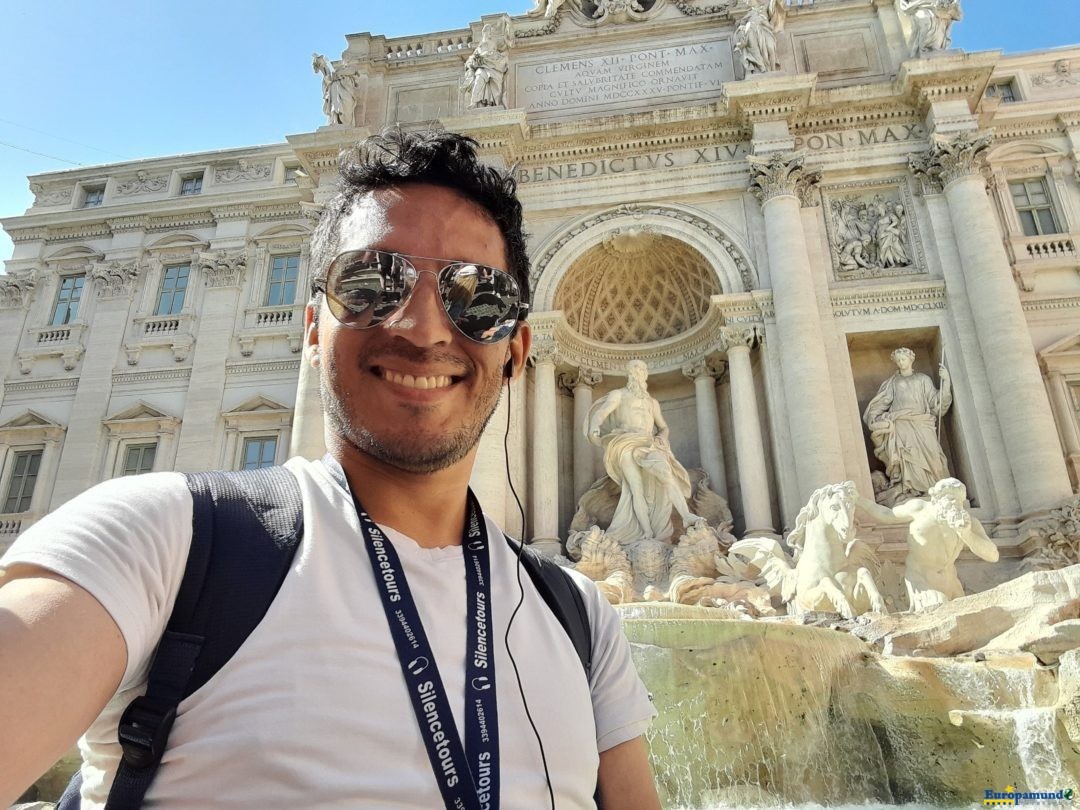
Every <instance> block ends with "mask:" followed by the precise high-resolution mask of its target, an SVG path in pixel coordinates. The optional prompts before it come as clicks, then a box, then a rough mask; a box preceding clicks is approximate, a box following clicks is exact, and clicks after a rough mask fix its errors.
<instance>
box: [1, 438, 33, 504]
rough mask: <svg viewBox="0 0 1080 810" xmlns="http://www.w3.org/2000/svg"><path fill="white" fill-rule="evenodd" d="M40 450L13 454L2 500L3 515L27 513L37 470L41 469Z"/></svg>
mask: <svg viewBox="0 0 1080 810" xmlns="http://www.w3.org/2000/svg"><path fill="white" fill-rule="evenodd" d="M41 452H42V451H41V450H23V451H21V452H18V453H16V454H15V463H14V464H13V465H12V468H11V482H10V483H9V484H8V491H7V497H6V498H5V499H4V513H5V514H9V515H10V514H13V513H15V512H29V511H30V499H31V498H33V496H34V484H36V483H37V477H38V469H39V468H40V467H41Z"/></svg>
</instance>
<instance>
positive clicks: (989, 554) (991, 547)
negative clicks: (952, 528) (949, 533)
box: [961, 515, 1000, 562]
mask: <svg viewBox="0 0 1080 810" xmlns="http://www.w3.org/2000/svg"><path fill="white" fill-rule="evenodd" d="M961 537H962V538H963V540H964V543H966V544H967V547H968V548H970V549H971V550H972V551H973V552H974V553H975V554H976V555H978V556H979V557H982V558H983V559H984V560H986V561H987V562H997V561H998V557H999V556H1000V554H999V552H998V547H997V544H995V543H994V541H993V540H991V539H990V537H989V535H987V533H986V529H984V528H983V525H982V524H981V523H980V522H979V521H978V520H977V519H976V518H975V517H974V515H972V516H971V527H970V528H969V529H968V530H967V531H966V532H961Z"/></svg>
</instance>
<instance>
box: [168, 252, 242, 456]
mask: <svg viewBox="0 0 1080 810" xmlns="http://www.w3.org/2000/svg"><path fill="white" fill-rule="evenodd" d="M246 267H247V257H246V256H245V254H244V252H243V251H230V252H225V251H216V252H214V253H204V254H202V255H201V256H200V257H199V275H198V276H197V278H199V279H201V280H205V281H206V284H207V289H206V293H205V295H204V296H203V302H202V311H201V312H200V313H199V319H198V324H199V326H198V334H197V336H196V340H195V351H194V352H193V354H192V358H191V381H190V382H189V384H188V395H187V403H186V404H185V407H184V423H183V425H182V427H181V428H180V440H179V449H178V450H177V453H176V469H177V470H179V471H181V472H198V471H200V470H212V469H216V468H219V467H221V466H224V467H225V468H226V469H229V468H231V467H233V466H234V461H235V459H234V458H225V459H221V458H220V454H221V447H220V436H221V431H220V427H221V400H222V397H223V396H224V394H225V358H226V357H228V356H229V348H230V345H231V343H232V341H233V333H234V331H235V326H236V310H237V304H238V301H239V297H240V287H241V285H242V284H243V280H244V271H245V269H246Z"/></svg>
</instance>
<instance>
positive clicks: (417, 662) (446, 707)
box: [323, 454, 499, 810]
mask: <svg viewBox="0 0 1080 810" xmlns="http://www.w3.org/2000/svg"><path fill="white" fill-rule="evenodd" d="M323 464H324V465H325V466H326V468H327V470H329V471H330V474H331V475H332V476H333V477H334V479H335V480H336V481H337V482H338V484H340V485H341V487H342V488H343V489H345V491H346V492H349V493H351V494H352V497H353V504H354V505H355V507H356V517H357V519H358V520H359V522H360V531H361V534H362V535H363V538H364V547H365V549H366V550H367V553H368V557H369V558H370V559H371V567H372V570H373V572H374V574H375V582H376V584H377V585H378V592H379V597H380V599H381V600H382V605H383V612H384V613H385V614H386V621H387V624H388V625H389V627H390V635H391V636H392V637H393V639H394V647H395V648H396V649H397V654H398V662H399V663H400V664H401V674H402V676H404V678H405V686H406V688H407V689H408V692H409V698H410V700H411V701H412V705H413V712H414V713H415V714H416V721H417V724H418V725H419V727H420V737H421V738H422V739H423V741H424V745H425V747H426V748H427V753H428V759H429V760H430V761H431V769H432V771H433V772H434V774H435V781H436V782H438V784H439V791H440V792H441V793H442V797H443V803H444V804H445V805H446V807H452V808H457V809H458V810H495V808H498V806H499V719H498V709H497V705H496V698H495V656H494V646H493V644H492V638H491V629H492V621H491V559H490V557H489V555H488V535H487V528H486V526H485V523H484V516H483V514H482V513H481V511H480V504H479V503H478V502H477V500H476V496H474V495H473V493H472V490H469V492H468V499H467V510H466V519H465V529H464V531H463V532H462V538H461V546H462V552H463V553H464V556H465V592H466V604H467V606H468V613H469V619H468V624H467V631H468V632H467V639H466V653H467V655H466V661H465V747H464V749H463V748H462V745H461V737H460V735H459V734H458V730H457V724H456V723H455V722H454V716H453V714H452V713H451V711H450V702H449V700H448V698H447V695H446V689H445V688H444V687H443V682H442V677H441V676H440V675H439V667H438V665H437V664H436V662H435V655H434V653H432V651H431V645H430V644H429V643H428V639H427V634H426V633H425V632H424V626H423V623H422V622H421V620H420V613H419V612H418V611H417V608H416V602H415V601H414V600H413V597H412V592H411V591H410V590H409V584H408V581H407V580H406V578H405V571H404V570H403V569H402V567H401V560H400V559H399V557H398V554H397V551H396V550H395V549H394V546H393V544H392V543H391V542H390V541H389V540H387V538H386V535H385V534H384V533H383V531H382V529H380V528H379V527H378V525H377V524H376V523H375V521H373V520H372V519H371V518H370V517H369V516H368V514H367V512H365V511H364V508H363V506H361V505H360V500H359V498H357V497H356V494H355V493H352V490H351V489H350V487H349V481H348V479H347V478H346V477H345V472H344V471H343V470H342V469H341V465H340V464H339V463H338V462H337V460H336V459H335V458H333V457H332V456H330V455H329V454H328V455H326V456H324V457H323Z"/></svg>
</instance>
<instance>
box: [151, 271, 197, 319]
mask: <svg viewBox="0 0 1080 810" xmlns="http://www.w3.org/2000/svg"><path fill="white" fill-rule="evenodd" d="M190 273H191V265H190V264H176V265H173V266H172V267H166V268H165V275H164V276H162V277H161V292H160V293H159V294H158V301H157V308H156V309H155V310H154V314H155V315H176V314H178V313H179V312H180V310H182V309H183V308H184V293H185V292H187V283H188V275H189V274H190Z"/></svg>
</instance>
